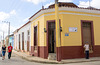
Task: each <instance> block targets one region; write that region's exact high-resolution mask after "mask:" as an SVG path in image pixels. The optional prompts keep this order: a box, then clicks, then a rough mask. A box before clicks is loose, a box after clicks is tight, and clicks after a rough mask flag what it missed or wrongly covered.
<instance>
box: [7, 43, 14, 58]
mask: <svg viewBox="0 0 100 65" xmlns="http://www.w3.org/2000/svg"><path fill="white" fill-rule="evenodd" d="M12 49H13V47H12V46H11V43H10V46H8V59H10V58H11V53H12Z"/></svg>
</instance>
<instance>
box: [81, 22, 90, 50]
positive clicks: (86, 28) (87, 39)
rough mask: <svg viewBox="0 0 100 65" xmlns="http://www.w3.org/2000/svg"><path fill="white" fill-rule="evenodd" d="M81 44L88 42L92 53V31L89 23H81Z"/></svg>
mask: <svg viewBox="0 0 100 65" xmlns="http://www.w3.org/2000/svg"><path fill="white" fill-rule="evenodd" d="M82 28H83V44H85V42H88V43H89V45H90V48H91V51H92V36H91V34H92V31H91V23H90V22H83V26H82Z"/></svg>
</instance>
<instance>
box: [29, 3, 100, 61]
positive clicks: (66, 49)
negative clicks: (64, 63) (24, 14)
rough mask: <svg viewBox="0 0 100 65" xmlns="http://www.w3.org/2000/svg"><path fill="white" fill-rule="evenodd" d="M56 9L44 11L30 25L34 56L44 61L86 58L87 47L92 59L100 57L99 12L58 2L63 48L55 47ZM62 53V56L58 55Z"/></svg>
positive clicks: (49, 8) (32, 18)
mask: <svg viewBox="0 0 100 65" xmlns="http://www.w3.org/2000/svg"><path fill="white" fill-rule="evenodd" d="M54 6H55V5H54V4H53V5H50V6H49V7H48V8H46V9H44V8H42V9H41V10H39V11H38V12H37V13H35V14H34V15H33V16H32V17H30V19H29V20H30V21H31V55H34V56H37V57H41V58H45V59H58V58H59V56H60V58H61V59H73V58H83V57H85V54H84V48H83V46H84V44H85V42H88V43H89V44H90V57H98V56H100V40H99V39H100V35H99V33H100V29H99V28H100V27H99V26H100V10H99V9H95V8H93V7H89V8H79V7H78V6H76V5H75V4H73V3H61V2H59V5H58V6H59V23H60V24H59V26H60V45H61V46H60V47H59V46H58V44H56V22H55V20H56V19H55V7H54ZM59 52H60V53H59Z"/></svg>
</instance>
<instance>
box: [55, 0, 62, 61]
mask: <svg viewBox="0 0 100 65" xmlns="http://www.w3.org/2000/svg"><path fill="white" fill-rule="evenodd" d="M58 10H59V9H58V0H55V19H56V47H57V51H58V52H57V53H58V54H57V61H61V50H60V47H61V42H60V26H59V24H60V23H59V11H58Z"/></svg>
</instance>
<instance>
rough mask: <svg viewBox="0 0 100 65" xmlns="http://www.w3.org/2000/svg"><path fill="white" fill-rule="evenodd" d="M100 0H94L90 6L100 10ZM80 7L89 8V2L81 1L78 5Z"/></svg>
mask: <svg viewBox="0 0 100 65" xmlns="http://www.w3.org/2000/svg"><path fill="white" fill-rule="evenodd" d="M99 3H100V0H92V1H91V2H90V5H91V6H92V7H95V8H99V9H100V4H99ZM78 6H79V7H89V1H87V2H84V1H80V3H79V5H78Z"/></svg>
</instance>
